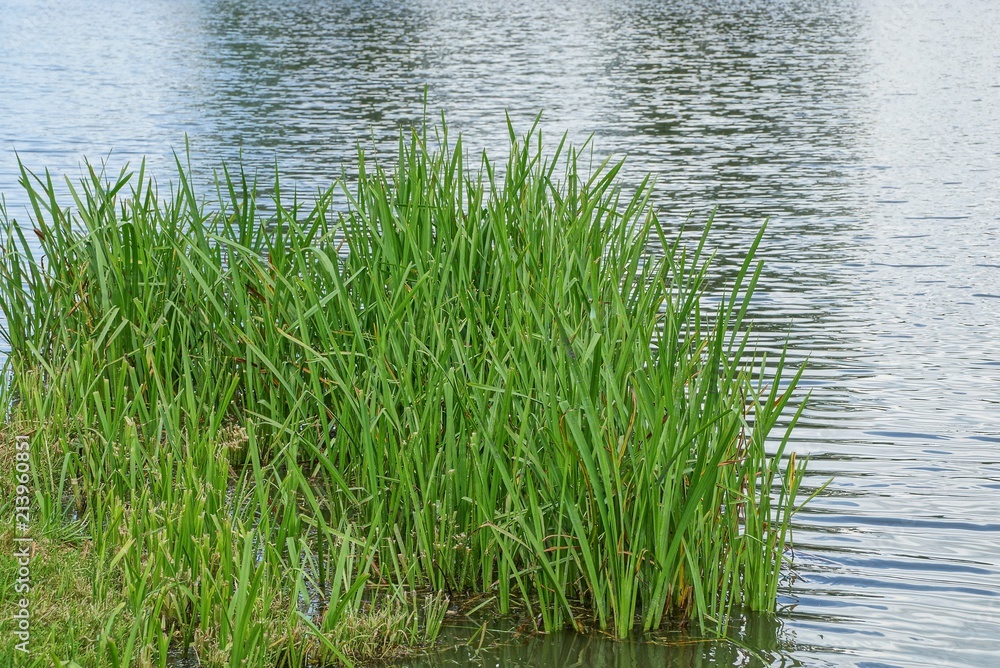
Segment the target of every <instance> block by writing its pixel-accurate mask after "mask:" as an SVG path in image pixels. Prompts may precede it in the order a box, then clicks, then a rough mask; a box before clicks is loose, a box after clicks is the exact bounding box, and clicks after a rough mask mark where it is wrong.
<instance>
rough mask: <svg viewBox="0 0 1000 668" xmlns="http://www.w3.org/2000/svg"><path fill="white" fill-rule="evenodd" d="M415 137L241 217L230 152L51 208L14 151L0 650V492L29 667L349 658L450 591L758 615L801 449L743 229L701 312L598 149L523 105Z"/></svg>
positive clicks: (672, 240)
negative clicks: (25, 472) (502, 139)
mask: <svg viewBox="0 0 1000 668" xmlns="http://www.w3.org/2000/svg"><path fill="white" fill-rule="evenodd" d="M431 132H432V136H431V137H428V136H427V134H426V133H427V130H424V131H423V133H420V132H414V133H412V134H408V135H406V136H405V137H403V138H402V139H401V140H400V146H399V154H398V160H397V162H396V166H395V167H394V169H393V170H392V171H391V173H387V172H386V171H383V166H382V165H379V164H373V163H372V161H371V160H366V159H365V157H364V155H363V154H362V155H359V162H358V171H359V174H360V176H359V178H358V179H357V180H353V181H351V182H350V183H349V184H348V183H342V184H338V185H336V186H334V187H333V188H331V189H330V190H329V191H328V192H325V193H322V194H320V196H318V197H317V198H315V200H310V203H309V204H308V205H306V204H302V203H299V202H294V201H293V200H294V198H290V197H288V196H287V195H284V194H283V193H282V192H281V188H280V184H279V183H274V184H268V185H273V187H274V201H273V203H272V205H271V208H269V209H268V211H267V213H266V215H265V214H263V213H262V211H261V210H259V209H257V208H256V199H255V195H254V193H255V187H254V184H252V183H247V181H246V179H245V178H244V177H243V176H242V175H235V176H232V175H230V173H228V172H223V174H221V175H220V177H219V179H218V187H217V191H216V193H215V195H217V197H215V198H213V200H212V201H213V205H212V206H206V205H205V204H204V202H203V200H201V199H199V197H198V196H197V195H196V194H195V192H193V188H192V186H191V183H190V182H189V176H188V174H187V173H186V172H185V170H184V169H181V168H180V167H179V171H178V174H177V176H176V180H175V182H174V185H173V187H172V188H171V191H170V193H169V194H168V195H165V194H164V193H162V192H157V191H156V189H155V188H154V187H153V185H152V183H151V181H150V180H149V179H148V178H147V176H146V175H145V174H144V170H143V169H142V168H140V169H139V171H138V173H132V174H128V173H124V172H123V173H122V174H120V175H119V176H117V177H114V178H106V177H104V176H102V175H101V174H96V173H92V176H91V178H90V179H88V180H85V181H84V182H82V183H80V184H77V185H76V186H75V187H73V188H72V201H69V202H60V201H59V199H58V197H57V195H56V191H57V188H56V187H55V186H54V185H53V183H52V181H51V179H50V178H49V177H48V175H41V176H39V177H36V176H35V175H33V174H31V173H29V172H27V171H24V172H23V179H22V182H23V185H24V188H25V192H26V194H27V197H28V199H29V200H30V202H31V206H32V208H33V215H32V216H31V220H30V221H27V220H22V221H20V222H15V221H14V220H13V219H12V218H10V217H9V216H7V215H6V214H4V215H3V216H0V219H2V220H0V243H2V244H3V249H2V256H0V307H2V309H3V313H4V316H5V317H6V321H7V326H6V330H5V331H4V332H3V336H4V338H5V339H6V341H7V342H8V344H9V346H10V349H11V353H10V358H9V360H8V372H9V374H10V378H11V380H10V382H9V383H8V384H7V385H6V386H5V387H4V389H3V393H4V394H3V397H2V406H3V407H4V414H3V418H2V426H0V433H2V439H0V462H2V463H3V469H2V471H0V480H2V483H0V484H2V486H3V492H4V493H3V496H2V498H3V502H2V503H3V504H4V507H3V513H0V580H2V581H0V586H2V591H0V602H2V604H3V609H4V621H3V622H2V623H0V624H2V625H0V655H3V656H15V655H16V651H15V650H14V647H13V646H14V643H15V642H16V638H15V637H14V636H13V635H12V631H13V630H14V628H15V623H14V622H12V621H10V620H11V614H13V610H14V609H15V607H16V605H17V604H16V601H17V598H18V596H16V595H15V594H14V589H13V584H14V581H15V580H16V578H17V574H18V564H17V561H16V559H15V558H14V557H13V556H12V555H13V554H14V552H15V550H16V544H15V538H16V537H17V536H19V535H21V532H22V531H23V529H24V527H20V528H19V527H17V526H16V524H15V521H14V517H15V508H14V506H15V504H16V497H17V495H22V496H26V497H28V498H29V499H30V514H31V517H30V523H29V526H28V529H27V530H28V532H29V533H30V535H31V536H32V537H33V538H34V539H35V552H34V556H33V557H32V559H31V564H30V569H31V578H32V589H31V592H30V594H29V597H30V602H31V608H30V610H31V614H32V620H31V634H32V636H31V637H32V640H31V642H32V657H33V660H34V663H35V665H50V663H51V662H53V661H54V660H56V659H58V660H74V661H75V662H76V663H78V664H79V665H81V666H91V665H101V666H147V665H148V666H164V665H166V660H167V654H168V652H169V651H172V650H176V648H180V647H190V648H191V651H192V652H195V653H197V656H198V658H199V659H200V661H201V665H204V666H304V665H310V662H311V663H312V664H321V663H323V662H329V663H337V662H340V663H344V664H350V663H352V662H360V663H365V662H368V661H370V660H372V659H373V658H377V657H380V656H392V655H394V654H396V653H398V652H401V651H405V650H407V649H413V648H420V647H424V646H427V645H431V644H433V642H434V640H435V638H436V637H437V633H438V630H439V628H440V625H441V624H442V621H443V620H444V619H445V617H446V614H447V613H448V612H449V611H451V612H452V613H454V612H455V611H456V610H457V611H459V612H463V613H464V612H468V611H470V610H477V611H479V612H483V611H490V612H492V613H495V614H513V615H517V616H519V617H520V618H522V619H523V620H524V622H525V623H526V624H527V625H528V626H529V627H531V628H534V629H537V630H539V631H555V630H558V629H563V628H567V627H570V628H576V629H578V630H580V631H586V630H588V629H600V630H604V631H606V632H608V633H610V634H613V635H614V636H617V637H620V638H624V637H626V636H628V635H630V634H632V633H633V632H635V631H640V630H652V629H657V628H660V627H662V626H664V625H665V624H675V623H680V622H684V621H685V620H687V621H689V622H693V623H694V624H696V625H699V626H700V627H701V628H702V629H704V630H712V629H719V628H721V627H723V626H724V625H725V622H726V619H727V618H728V616H729V615H730V614H731V611H732V610H733V608H734V606H740V607H744V608H750V609H755V610H765V611H766V610H771V609H773V607H774V605H775V598H776V592H777V587H778V581H779V573H780V570H781V568H782V565H783V559H784V555H785V552H786V547H787V540H788V532H789V518H790V516H791V514H792V512H793V509H794V502H795V496H796V491H797V487H798V481H799V479H800V476H801V464H800V463H796V461H795V458H794V457H791V458H787V457H782V451H783V449H784V442H785V441H787V437H788V435H787V431H786V432H785V433H784V440H782V438H781V435H780V434H779V435H777V436H776V437H773V438H772V440H771V441H769V443H771V442H772V441H773V442H774V445H776V446H777V452H773V450H774V448H771V450H772V452H771V453H770V454H768V452H767V451H765V440H766V439H768V435H769V433H770V432H771V431H772V428H773V427H774V425H775V424H776V423H777V422H778V420H779V417H780V416H781V415H782V414H783V413H785V414H786V415H785V418H784V420H783V424H786V425H787V424H789V423H790V424H792V425H794V422H795V418H796V417H797V414H794V415H792V414H789V411H786V406H787V404H788V402H789V398H790V397H791V396H792V391H793V390H794V387H795V384H796V381H797V380H798V375H797V374H792V377H786V378H782V377H781V376H782V372H783V371H784V370H783V364H781V363H779V364H777V365H774V364H772V365H769V369H770V370H769V372H768V373H767V374H765V373H764V365H763V363H759V364H758V365H757V366H756V367H754V366H753V364H751V361H752V360H751V357H752V356H751V355H749V354H748V351H747V350H746V347H747V338H746V335H745V333H744V330H745V327H744V326H743V322H742V321H743V316H744V314H745V312H746V308H747V304H748V300H749V296H750V294H751V293H752V290H753V286H754V284H755V282H756V278H757V276H758V275H759V271H760V267H759V264H755V263H754V261H753V259H752V254H753V253H752V251H751V253H750V255H748V256H747V257H746V259H745V262H744V264H743V266H742V270H741V271H740V273H739V276H738V278H737V280H736V282H735V284H734V285H732V286H731V291H730V292H729V294H728V296H726V297H725V298H724V299H723V300H722V301H721V304H720V305H719V306H718V307H717V308H714V309H713V312H712V314H711V315H709V314H707V313H706V312H705V311H704V310H703V307H704V304H703V301H704V300H703V297H704V292H705V287H704V286H705V281H706V275H707V272H708V271H709V270H710V269H709V263H708V258H707V257H706V256H705V255H706V254H705V253H704V252H703V249H704V246H705V239H706V237H705V236H702V237H701V238H700V243H699V239H694V240H688V239H682V238H681V237H680V236H678V235H676V234H674V233H668V232H667V231H666V230H665V229H664V227H663V226H662V225H661V223H660V221H659V220H658V219H657V216H656V214H655V212H654V211H653V210H652V209H651V208H650V206H649V205H648V196H649V192H650V188H649V183H648V182H644V183H642V184H639V187H638V188H637V191H636V193H635V195H634V196H631V197H627V198H626V197H624V196H623V195H622V194H621V192H620V189H619V186H618V185H617V179H618V172H619V168H620V165H619V164H604V165H601V166H600V167H598V168H596V169H593V170H589V171H584V168H583V167H582V165H583V164H584V163H583V161H581V160H580V159H578V157H577V154H576V153H575V152H574V151H572V150H571V149H568V148H566V147H564V146H562V145H560V146H559V147H558V149H557V150H556V151H554V152H552V153H550V154H548V155H549V157H548V158H546V157H545V155H547V154H545V153H543V152H542V149H541V144H540V138H539V136H538V134H537V133H534V132H532V133H529V135H528V136H527V137H525V138H522V139H518V138H517V137H515V135H514V133H513V131H512V132H511V151H510V157H509V159H508V160H507V163H506V164H505V165H503V166H502V167H501V166H498V165H496V164H494V163H492V162H490V161H489V160H488V159H487V158H486V157H485V156H484V157H483V158H482V159H481V160H470V159H469V158H468V156H467V155H466V153H465V150H464V149H463V147H462V144H461V141H460V140H458V141H452V140H451V139H450V138H449V137H447V134H446V131H445V129H444V128H443V127H440V128H437V129H436V130H432V131H431ZM501 175H502V176H501ZM67 204H69V205H72V211H71V209H69V208H64V207H66V205H67ZM762 233H763V231H762ZM706 234H707V233H706ZM759 241H760V237H759V236H758V238H757V239H756V240H755V241H754V243H753V248H756V246H757V243H759ZM689 242H691V243H689ZM654 246H655V247H656V248H658V249H662V252H658V253H651V252H650V249H651V248H652V247H654ZM775 369H776V370H775ZM765 375H766V377H765ZM785 375H786V376H787V375H788V374H785ZM800 410H801V409H800ZM790 429H791V427H788V430H790ZM22 436H24V437H27V442H28V444H29V446H27V447H28V448H29V451H30V467H29V468H30V475H29V476H28V478H29V479H28V480H27V481H26V482H25V481H24V480H23V479H22V480H21V481H18V480H17V479H16V476H17V466H16V458H17V439H18V437H22ZM22 440H23V439H22ZM18 482H22V483H23V486H22V488H21V489H17V487H16V485H17V484H18ZM15 492H16V494H15ZM22 493H23V494H22ZM8 611H11V613H10V614H8Z"/></svg>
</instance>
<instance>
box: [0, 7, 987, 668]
mask: <svg viewBox="0 0 1000 668" xmlns="http://www.w3.org/2000/svg"><path fill="white" fill-rule="evenodd" d="M102 6H103V7H104V12H103V14H102V17H103V20H104V25H103V27H102V30H100V31H94V30H84V29H82V26H84V25H88V22H89V21H90V18H91V13H92V9H91V7H90V6H89V3H84V2H79V1H78V0H68V1H67V0H62V1H60V2H56V1H55V0H48V1H45V0H8V1H7V2H6V3H5V7H4V11H3V12H0V39H2V43H3V44H4V46H5V49H4V50H3V51H0V192H3V193H5V194H6V197H7V202H8V208H9V209H10V211H11V212H12V213H13V214H14V215H17V216H20V215H22V213H21V212H22V211H23V208H19V207H23V201H20V200H19V199H18V193H17V192H16V185H15V184H16V178H17V177H16V162H15V158H14V153H13V150H14V149H16V150H17V151H18V152H19V154H20V156H21V157H22V159H24V160H25V161H26V163H27V164H28V165H29V166H30V167H34V168H42V167H48V168H50V169H52V170H53V171H54V172H55V173H57V174H58V173H69V174H75V173H78V169H79V164H80V160H81V159H82V157H83V156H84V155H86V156H89V157H91V158H100V157H102V156H107V155H108V154H109V151H111V150H112V149H113V152H112V153H110V158H109V160H110V163H111V164H112V165H120V164H121V163H123V162H125V161H128V160H132V161H135V160H136V159H137V158H138V157H139V156H141V155H147V156H149V160H150V167H151V169H152V170H153V171H154V172H156V173H158V174H160V178H161V179H165V178H167V175H169V171H170V165H171V162H172V155H171V149H174V148H176V149H181V148H183V142H184V134H185V133H187V134H188V135H189V137H190V140H191V145H192V148H193V156H194V159H195V163H196V166H200V167H201V168H202V169H203V170H204V171H203V172H202V178H203V179H204V178H207V175H208V172H207V169H209V168H211V167H213V166H215V165H217V164H218V162H219V160H221V159H230V160H231V159H235V158H237V157H238V156H239V155H240V154H241V153H242V155H243V157H244V159H245V160H246V161H247V163H248V164H249V165H250V166H251V167H253V168H256V169H260V170H265V171H266V170H271V169H273V166H274V164H275V161H277V164H278V165H279V166H280V169H281V172H282V174H283V175H285V176H286V177H287V178H288V179H289V180H291V181H293V182H294V183H295V184H297V185H298V186H299V187H300V188H302V189H311V188H314V187H316V186H318V185H325V184H326V183H328V182H329V181H330V180H331V179H332V178H333V177H334V176H336V175H338V174H339V173H340V171H341V169H342V168H343V166H344V163H345V160H347V159H349V158H350V156H351V154H352V152H353V147H354V145H355V143H356V142H363V143H365V144H366V145H372V144H374V146H375V147H377V148H378V150H379V152H380V154H381V155H382V156H384V157H386V158H387V159H388V158H391V155H392V141H393V139H394V137H395V133H396V131H397V129H398V128H399V127H400V126H407V125H412V124H414V123H417V122H419V121H420V118H421V116H422V113H423V108H424V106H423V105H424V87H425V85H426V91H427V108H428V109H429V110H430V111H431V112H432V113H435V112H436V111H437V110H444V111H445V112H446V113H447V115H448V119H449V122H450V123H451V124H452V126H453V128H454V129H455V130H460V131H462V132H463V133H465V136H466V139H467V145H468V146H470V147H474V148H475V149H478V148H479V147H488V148H490V149H491V150H492V151H493V152H494V153H496V152H498V150H502V149H503V148H504V147H505V145H506V126H505V124H504V111H505V110H507V111H508V112H509V113H510V115H511V118H512V119H513V121H514V123H515V126H516V127H519V128H522V129H524V128H526V127H527V126H528V124H529V123H530V122H531V120H532V119H533V118H534V116H535V114H537V112H538V111H539V110H544V112H545V113H544V117H543V122H542V125H543V128H544V129H545V131H546V132H548V133H549V134H550V135H552V134H556V133H562V132H563V131H568V132H569V134H570V137H571V139H573V140H574V141H577V142H580V141H582V140H583V139H585V138H586V137H587V136H589V135H590V134H591V133H593V134H594V135H595V139H596V147H597V151H599V152H600V154H601V155H603V154H608V153H614V154H618V155H625V154H627V155H628V156H629V162H628V168H627V170H626V172H625V178H626V179H627V180H628V179H632V180H637V179H638V178H640V176H641V175H642V174H643V173H645V172H647V171H653V172H655V173H656V174H657V188H656V194H657V205H658V206H659V207H660V208H661V210H662V211H663V212H664V217H665V218H666V219H667V220H668V221H669V222H670V223H671V224H675V223H679V222H680V221H682V220H683V219H684V218H685V217H686V216H687V214H688V213H690V212H694V216H693V218H692V224H696V225H697V224H701V222H703V221H704V220H705V218H706V217H707V215H708V212H709V211H710V210H711V209H712V208H713V207H715V206H717V207H718V215H717V218H716V229H715V233H714V236H713V244H714V245H715V248H716V249H717V252H718V261H719V265H720V266H721V267H722V268H723V272H722V274H721V277H720V279H719V280H720V283H719V284H720V285H721V283H722V281H724V279H725V278H726V277H727V276H728V275H731V272H732V269H733V257H734V256H735V254H736V251H738V250H739V249H742V248H744V247H745V246H746V245H747V244H748V242H749V240H750V238H751V233H752V231H754V230H755V229H756V227H757V226H758V225H759V224H760V222H761V221H762V220H763V219H764V218H766V217H770V231H769V233H768V236H767V239H766V242H765V243H766V248H765V249H763V251H762V254H763V255H764V256H765V257H766V259H767V261H768V264H767V267H766V269H765V273H764V275H763V277H762V279H761V288H760V293H759V295H758V297H757V299H756V300H755V303H754V312H753V314H752V315H753V316H754V319H755V322H756V326H757V331H758V347H759V350H760V351H762V352H764V351H769V352H774V351H776V350H778V349H779V348H780V346H781V345H782V344H783V342H784V340H785V338H786V337H788V338H789V342H790V345H791V348H792V350H793V353H794V355H795V359H796V360H798V361H801V360H802V359H804V358H805V357H807V356H808V358H809V360H810V361H809V370H808V372H807V376H806V378H805V380H804V384H805V386H806V387H807V388H808V389H810V390H811V391H812V404H811V407H810V408H809V410H808V411H807V412H806V414H805V416H804V418H803V421H802V423H801V424H802V428H801V429H800V430H799V431H798V433H797V434H796V437H795V442H794V445H795V448H796V449H797V450H798V451H799V452H801V453H804V454H810V455H811V475H810V477H809V480H808V481H807V482H808V485H809V487H810V488H812V489H815V488H817V487H818V486H819V485H821V484H822V483H823V482H824V481H826V480H827V479H828V478H830V477H831V476H834V478H833V482H832V483H831V485H830V486H829V487H828V489H827V490H826V491H825V492H824V493H823V494H822V496H820V497H819V498H818V499H817V500H816V501H815V502H814V503H813V504H812V505H811V506H810V507H809V508H808V509H807V510H806V511H805V512H803V513H802V514H801V515H800V516H799V520H798V525H797V527H796V530H797V531H796V539H797V549H796V558H797V561H796V570H795V572H794V573H793V574H792V577H791V578H790V584H789V586H788V587H787V589H786V590H785V591H784V592H783V594H782V599H781V602H780V603H781V606H782V613H781V615H780V624H778V625H777V626H771V627H769V630H767V632H757V631H753V632H750V631H747V630H744V631H741V633H744V632H745V633H746V635H741V636H739V637H740V638H742V639H741V640H740V643H742V644H744V645H746V646H747V647H750V648H756V649H755V651H757V653H758V654H759V655H760V656H759V660H760V661H761V662H763V663H774V664H775V665H781V664H783V663H784V664H787V665H806V666H820V665H822V666H845V665H855V666H987V665H997V657H998V656H1000V548H998V545H1000V525H998V524H997V522H998V518H1000V391H998V388H1000V344H998V343H997V340H998V337H997V331H998V324H1000V150H998V144H997V140H996V137H998V136H1000V75H998V73H1000V4H998V3H996V2H993V0H956V2H953V3H950V4H949V5H948V6H947V7H946V8H945V7H943V6H939V5H938V3H932V2H925V1H922V0H919V1H918V0H913V1H911V2H897V1H894V0H824V1H821V2H817V1H813V0H800V1H796V0H785V1H778V0H702V1H695V0H688V1H684V0H664V1H655V0H625V1H621V2H611V1H599V0H584V1H581V2H576V3H557V2H540V1H538V0H535V1H532V2H529V1H528V0H509V1H508V0H494V1H492V2H471V1H466V0H422V1H404V0H373V1H368V2H366V1H362V0H329V1H324V0H292V1H290V2H286V3H280V4H278V5H276V4H275V3H271V2H263V1H262V0H248V1H242V2H236V1H235V0H214V1H213V0H178V2H173V3H169V4H162V3H161V4H154V3H131V2H124V0H110V1H109V2H107V3H103V5H102ZM470 652H471V650H470V649H468V648H466V649H462V650H454V651H452V652H450V653H446V654H444V655H442V656H441V657H436V658H433V659H431V658H428V659H426V660H425V661H424V662H423V663H421V662H411V663H409V664H407V665H412V666H416V665H428V666H429V665H480V664H482V665H485V663H484V662H488V661H492V663H491V665H496V664H500V665H551V666H563V665H601V666H619V665H621V666H624V665H628V666H632V665H635V666H640V665H685V666H688V665H751V664H752V662H753V661H758V658H755V656H754V654H753V653H750V652H747V651H745V650H742V649H740V648H739V646H738V645H732V644H725V643H713V644H710V645H709V646H704V645H681V646H677V645H674V646H670V647H663V646H660V645H654V644H646V645H639V644H618V645H616V644H612V643H608V642H605V641H602V640H599V639H593V638H579V637H575V636H571V635H558V636H553V637H550V638H545V639H520V640H517V641H516V642H514V644H513V645H512V646H511V647H509V648H501V649H496V650H495V651H494V650H490V651H489V652H486V651H484V652H483V653H481V654H479V655H478V657H479V658H476V657H475V656H473V654H472V653H470ZM476 661H479V663H476ZM741 662H742V663H741Z"/></svg>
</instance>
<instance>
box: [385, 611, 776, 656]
mask: <svg viewBox="0 0 1000 668" xmlns="http://www.w3.org/2000/svg"><path fill="white" fill-rule="evenodd" d="M448 631H449V632H448V633H447V634H446V636H445V637H444V638H443V639H442V640H441V645H443V646H445V647H449V648H448V649H445V650H443V651H440V652H436V653H434V654H432V655H430V656H427V657H421V658H417V659H411V660H407V661H400V662H397V663H394V664H393V665H394V666H397V668H404V667H409V666H414V667H417V666H419V667H421V668H449V667H451V666H472V667H475V668H494V666H524V667H525V668H553V667H554V666H559V667H576V666H578V667H580V668H584V667H588V666H606V667H607V668H647V667H648V666H663V667H664V668H670V667H676V668H703V667H707V666H740V667H743V668H752V667H755V666H767V665H795V664H794V663H793V662H791V660H789V659H788V658H787V657H785V656H784V653H785V650H786V649H787V648H785V647H782V646H781V645H780V638H781V633H780V624H779V623H778V622H776V621H775V620H773V619H767V618H763V617H756V618H753V619H752V620H744V621H743V622H742V623H740V624H738V625H736V626H735V627H734V628H733V629H732V630H731V639H702V638H697V637H692V636H690V635H675V636H666V635H664V636H661V637H657V638H649V639H647V640H646V641H644V642H616V641H614V640H611V639H608V638H603V637H598V636H583V635H579V634H576V633H572V632H565V633H556V634H553V635H550V636H544V637H539V636H518V635H516V634H504V633H499V632H489V631H487V632H485V633H484V632H483V630H482V629H481V627H477V626H475V625H472V626H468V627H462V626H460V625H459V626H455V627H452V628H450V629H449V630H448Z"/></svg>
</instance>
